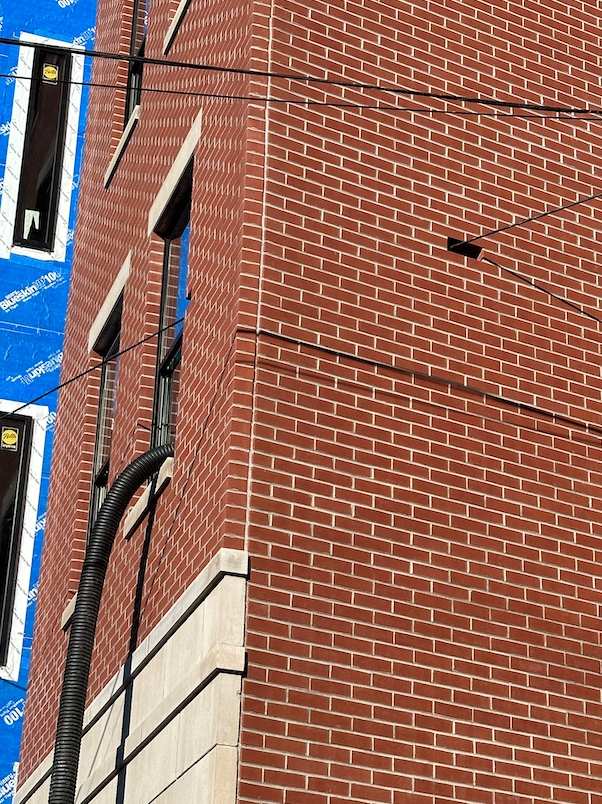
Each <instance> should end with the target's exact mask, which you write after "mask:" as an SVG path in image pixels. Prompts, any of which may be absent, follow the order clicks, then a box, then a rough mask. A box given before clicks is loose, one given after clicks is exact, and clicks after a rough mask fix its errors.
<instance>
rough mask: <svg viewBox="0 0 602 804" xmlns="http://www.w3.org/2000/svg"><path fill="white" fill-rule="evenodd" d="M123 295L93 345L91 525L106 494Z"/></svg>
mask: <svg viewBox="0 0 602 804" xmlns="http://www.w3.org/2000/svg"><path fill="white" fill-rule="evenodd" d="M122 304H123V296H120V298H119V301H118V302H117V304H116V306H115V307H114V309H113V311H112V313H111V315H110V316H109V319H108V321H107V323H106V325H105V327H104V329H103V331H102V333H101V335H100V337H99V339H98V341H97V342H96V344H95V346H94V351H95V352H96V353H97V354H99V355H100V356H101V357H102V358H103V360H104V363H103V365H102V369H101V374H100V394H99V399H98V419H97V422H96V443H95V447H94V467H93V477H92V501H91V505H90V518H89V526H90V528H91V527H92V525H93V524H94V522H95V520H96V516H97V515H98V512H99V510H100V507H101V505H102V504H103V502H104V499H105V497H106V496H107V491H108V485H109V461H110V458H111V442H112V439H113V423H114V420H115V400H116V396H117V372H118V368H119V355H118V352H119V336H120V329H121V308H122Z"/></svg>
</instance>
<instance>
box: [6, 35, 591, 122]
mask: <svg viewBox="0 0 602 804" xmlns="http://www.w3.org/2000/svg"><path fill="white" fill-rule="evenodd" d="M0 44H3V45H17V46H19V47H33V48H36V47H39V44H36V43H34V42H21V41H20V40H19V39H7V38H4V37H0ZM54 49H56V50H61V51H66V52H69V53H73V54H74V55H79V56H90V57H93V58H101V59H110V60H113V61H127V62H129V63H142V64H154V65H158V66H161V67H179V68H185V69H188V70H202V71H204V72H217V73H223V74H227V75H246V76H252V77H259V78H279V79H282V80H285V81H300V82H302V83H306V84H324V85H328V86H338V87H343V88H345V89H366V90H372V91H375V92H387V93H392V94H395V95H408V96H411V97H417V98H435V99H437V100H444V101H457V102H460V103H476V104H481V105H485V106H497V107H501V108H505V109H529V110H531V111H540V112H559V113H571V114H602V109H588V108H581V109H571V108H567V107H565V106H550V105H547V104H539V103H524V102H517V101H501V100H496V99H495V98H475V97H470V96H466V95H452V94H450V93H441V92H425V91H424V90H414V89H405V88H401V87H392V86H381V85H380V84H369V83H363V82H356V81H344V80H342V79H333V78H317V77H315V76H311V75H295V74H292V73H276V72H271V71H269V70H251V69H244V68H241V67H220V66H216V65H212V64H200V63H195V62H192V63H190V62H183V61H171V60H170V59H153V58H150V57H148V56H133V55H128V54H126V53H107V52H105V51H101V50H93V49H85V48H82V49H80V48H70V47H60V48H54Z"/></svg>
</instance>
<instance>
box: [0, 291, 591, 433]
mask: <svg viewBox="0 0 602 804" xmlns="http://www.w3.org/2000/svg"><path fill="white" fill-rule="evenodd" d="M519 277H520V275H519ZM520 278H522V277H520ZM546 292H547V291H546ZM577 309H578V308H577ZM182 321H184V316H182V318H179V319H178V320H177V321H174V323H173V324H170V325H169V326H167V327H162V328H161V329H159V330H156V331H155V332H152V333H151V334H150V335H147V336H146V337H145V338H141V339H140V340H139V341H136V343H132V344H131V345H130V346H126V347H125V348H124V349H121V350H120V351H119V352H117V353H116V354H114V355H111V357H110V358H105V359H103V360H100V361H99V362H97V363H95V364H94V365H93V366H90V368H87V369H85V370H84V371H81V372H80V373H79V374H76V375H75V376H74V377H69V379H68V380H64V381H63V382H61V383H59V384H58V385H56V386H55V387H54V388H51V389H50V390H49V391H46V392H45V393H43V394H40V395H39V396H37V397H34V399H30V400H29V402H25V403H23V404H22V405H20V406H19V407H18V408H15V409H14V410H11V411H7V412H6V413H3V414H1V415H0V421H1V420H2V419H6V418H8V417H10V416H12V415H13V414H15V413H18V412H19V411H20V410H24V409H25V408H26V407H28V406H29V405H34V404H35V403H36V402H39V401H40V400H41V399H44V398H45V397H47V396H50V394H53V393H55V392H56V391H60V390H61V388H65V387H66V386H68V385H71V384H72V383H74V382H76V381H77V380H80V379H82V377H85V376H86V375H87V374H91V373H92V372H93V371H95V370H96V369H97V368H100V367H101V366H103V365H104V364H105V363H108V362H110V361H111V360H114V359H115V358H116V357H119V356H121V355H123V354H126V353H127V352H131V351H132V349H136V348H137V347H138V346H141V345H142V344H143V343H146V342H147V341H150V340H152V339H153V338H156V337H157V335H159V334H160V333H161V332H163V331H164V330H166V329H170V328H171V327H174V326H177V325H178V324H180V323H181V322H182ZM236 331H237V332H238V333H242V334H249V335H266V336H268V337H270V338H274V339H276V340H280V341H283V342H285V343H289V344H294V345H296V346H302V347H306V348H309V349H314V350H316V351H319V352H323V353H325V354H328V355H330V356H332V357H337V358H344V359H347V360H351V361H353V362H355V363H360V364H363V365H366V366H370V367H372V368H377V369H385V370H387V371H393V372H395V373H397V374H403V375H405V376H406V377H415V378H417V379H421V380H426V381H428V382H432V383H435V384H437V385H444V386H447V387H448V388H454V389H455V390H459V391H468V392H469V393H472V394H477V395H478V396H481V397H483V398H484V399H491V400H493V401H496V402H499V403H501V404H504V405H508V406H509V407H511V408H514V409H516V410H525V411H529V412H530V413H536V414H540V415H542V416H543V417H544V418H547V419H550V420H552V421H555V422H561V423H562V424H565V425H569V426H575V427H578V428H579V429H581V430H585V431H586V432H589V433H595V434H596V435H600V436H602V427H597V426H596V425H595V424H589V423H588V422H584V421H582V420H580V419H573V418H572V417H570V416H565V415H563V414H561V413H555V412H554V411H551V410H546V409H545V408H540V407H538V406H537V405H530V404H529V403H526V402H517V401H516V400H514V399H509V398H508V397H505V396H502V395H501V394H494V393H492V392H490V391H486V390H485V389H483V388H478V387H477V386H473V385H467V384H465V383H462V382H459V381H457V380H450V379H448V378H446V377H440V376H438V375H437V374H429V373H427V372H425V371H418V370H417V369H411V368H407V367H405V366H398V365H396V364H394V363H386V362H384V361H380V360H373V359H372V358H367V357H362V356H361V355H354V354H352V353H351V352H343V351H342V350H340V349H333V348H331V347H329V346H323V345H321V344H318V343H311V342H310V341H303V340H300V339H299V338H292V337H289V336H287V335H281V334H279V333H277V332H272V331H271V330H266V329H260V330H255V329H248V328H246V327H238V328H237V330H236Z"/></svg>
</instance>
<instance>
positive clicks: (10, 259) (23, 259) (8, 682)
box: [0, 0, 96, 804]
mask: <svg viewBox="0 0 602 804" xmlns="http://www.w3.org/2000/svg"><path fill="white" fill-rule="evenodd" d="M95 16H96V2H95V0H35V2H34V1H33V0H2V3H1V4H0V35H1V36H2V37H7V38H10V39H15V40H20V39H22V38H23V40H25V38H26V36H27V35H28V36H29V37H31V36H32V35H33V36H34V37H40V38H42V37H43V38H48V39H51V40H53V41H57V42H64V43H65V44H66V45H71V44H73V43H75V44H79V45H82V46H83V47H92V46H93V40H94V25H95ZM24 35H25V36H24ZM30 41H31V39H30ZM21 50H22V48H20V47H19V46H10V45H0V113H1V119H0V190H1V191H2V193H3V194H4V192H5V190H4V186H5V185H4V183H5V179H6V178H7V176H8V173H7V167H8V171H10V169H11V161H10V158H9V156H8V154H9V138H10V135H11V127H12V126H13V122H14V121H13V116H14V106H15V105H14V100H15V88H16V87H17V85H18V83H19V82H18V81H17V78H18V63H19V56H20V51H21ZM89 61H90V60H89V59H86V62H85V66H84V81H88V80H89V76H90V69H91V64H90V63H89ZM86 110H87V88H86V87H85V86H84V87H83V89H82V97H81V107H80V115H79V124H78V127H77V140H76V144H77V150H76V158H75V165H74V168H73V190H72V193H71V205H70V213H69V223H68V231H67V235H66V238H65V242H66V250H65V252H64V253H65V255H66V256H65V259H50V258H49V257H50V255H49V254H47V253H44V254H42V253H40V254H36V253H35V252H34V251H33V250H28V249H17V252H19V253H16V252H15V251H13V250H12V249H11V252H10V254H7V255H6V256H5V257H4V256H0V361H1V363H0V367H1V368H0V400H6V401H14V402H15V403H27V402H29V401H30V400H32V399H34V398H37V397H39V396H41V395H42V394H46V393H47V392H48V391H50V390H51V389H52V388H54V387H55V386H56V385H57V384H58V383H59V378H60V368H61V359H62V344H63V331H64V323H65V314H66V308H67V295H68V290H69V276H70V268H71V258H72V251H73V231H74V227H75V213H76V206H77V189H78V184H79V173H80V166H81V160H82V152H83V141H84V130H85V118H86ZM7 162H8V165H7ZM12 167H14V166H12ZM56 402H57V394H56V392H53V393H51V394H50V395H49V396H47V397H45V398H44V399H43V400H40V401H39V402H38V403H37V404H38V405H44V406H46V407H47V408H48V411H47V412H43V423H44V425H45V428H46V436H45V445H44V454H43V461H42V464H41V465H42V471H41V486H40V496H39V502H38V506H37V517H36V520H35V540H34V550H33V561H32V565H31V576H30V581H29V591H28V595H27V615H26V619H25V634H24V639H23V646H22V652H21V657H20V666H19V668H18V677H13V678H10V679H9V678H7V677H6V676H7V672H3V671H2V669H0V676H4V677H0V804H6V802H10V801H12V798H13V792H14V788H15V783H16V770H17V764H18V759H19V745H20V741H21V729H22V723H23V712H24V709H25V706H26V688H27V677H28V672H29V659H30V649H31V642H32V637H33V621H34V614H35V607H36V599H37V583H38V573H39V566H40V555H41V548H42V540H43V535H44V525H45V521H46V499H47V494H48V480H49V472H50V454H51V450H52V441H53V433H54V418H55V411H56ZM13 675H14V674H13Z"/></svg>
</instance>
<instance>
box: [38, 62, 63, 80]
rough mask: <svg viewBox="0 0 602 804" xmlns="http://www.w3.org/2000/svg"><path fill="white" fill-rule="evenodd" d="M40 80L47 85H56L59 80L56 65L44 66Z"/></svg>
mask: <svg viewBox="0 0 602 804" xmlns="http://www.w3.org/2000/svg"><path fill="white" fill-rule="evenodd" d="M42 80H43V81H45V82H46V83H47V84H56V83H58V80H59V68H58V67H57V66H56V64H45V65H44V67H43V69H42Z"/></svg>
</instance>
